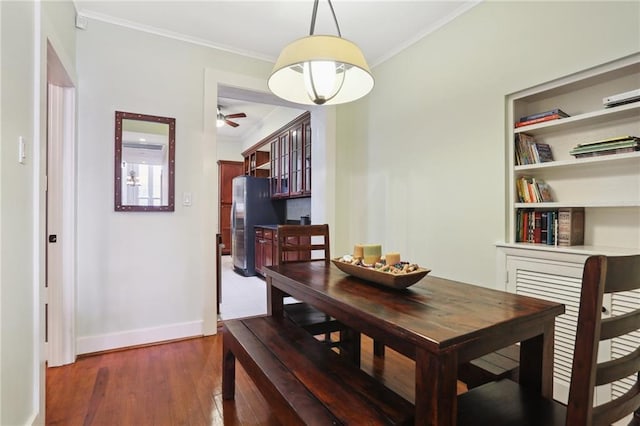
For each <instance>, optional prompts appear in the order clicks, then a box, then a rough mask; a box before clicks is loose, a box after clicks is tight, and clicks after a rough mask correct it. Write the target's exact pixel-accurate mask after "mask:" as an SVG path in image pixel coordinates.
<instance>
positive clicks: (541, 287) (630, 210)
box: [497, 54, 640, 404]
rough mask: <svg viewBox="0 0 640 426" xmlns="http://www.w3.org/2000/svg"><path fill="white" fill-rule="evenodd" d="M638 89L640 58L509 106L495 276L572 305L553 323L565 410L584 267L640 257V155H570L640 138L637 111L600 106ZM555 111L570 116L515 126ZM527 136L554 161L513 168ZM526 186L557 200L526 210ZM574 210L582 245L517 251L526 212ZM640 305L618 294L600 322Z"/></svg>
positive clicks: (557, 383)
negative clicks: (544, 189)
mask: <svg viewBox="0 0 640 426" xmlns="http://www.w3.org/2000/svg"><path fill="white" fill-rule="evenodd" d="M635 89H640V54H635V55H632V56H629V57H626V58H622V59H620V60H617V61H614V62H611V63H607V64H604V65H602V66H598V67H595V68H592V69H589V70H586V71H583V72H580V73H576V74H574V75H570V76H567V77H564V78H561V79H558V80H555V81H552V82H549V83H545V84H541V85H539V86H536V87H532V88H530V89H526V90H523V91H521V92H518V93H515V94H512V95H510V96H508V97H507V129H506V135H507V141H506V142H507V148H506V152H507V176H508V178H507V180H508V198H507V221H506V222H507V231H506V238H505V241H504V242H502V243H498V244H497V247H498V252H497V277H498V280H499V282H501V283H504V286H505V289H506V290H507V291H510V292H513V293H517V294H522V295H528V296H533V297H538V298H542V299H547V300H553V301H556V302H561V303H564V304H565V305H566V307H567V309H566V313H565V314H563V315H561V316H559V317H558V318H557V319H556V327H555V338H554V397H555V398H556V399H558V400H560V401H563V402H566V400H567V395H568V391H569V382H570V377H571V366H572V361H573V347H574V341H575V331H576V326H577V320H578V318H577V306H578V304H579V300H580V288H581V280H582V270H583V266H584V262H585V260H586V259H587V257H588V256H590V255H596V254H603V255H609V256H616V255H629V254H638V253H640V152H638V151H635V152H617V153H616V152H614V153H611V154H607V155H598V156H593V157H585V158H577V157H576V156H574V155H571V153H570V152H571V151H572V150H573V149H574V148H575V147H577V146H578V145H579V144H583V145H584V144H590V143H592V142H594V141H600V140H604V139H609V138H616V137H620V136H626V135H633V136H640V102H634V103H628V104H624V105H618V106H614V107H610V108H605V107H604V105H603V98H605V97H609V96H611V95H616V94H620V93H625V92H629V91H632V90H635ZM555 109H561V110H562V111H563V112H565V113H566V114H567V115H568V117H558V118H556V119H551V120H548V121H542V122H538V123H534V124H531V125H522V126H517V127H516V126H515V123H516V122H518V121H519V120H520V119H521V118H523V117H525V118H526V117H527V116H532V115H533V116H538V115H539V114H541V113H544V112H548V111H552V110H555ZM521 134H524V135H527V137H526V138H524V139H526V140H528V141H529V142H530V140H529V137H530V138H532V139H533V140H534V141H535V142H534V143H540V144H546V145H548V146H549V148H550V149H551V154H552V157H553V159H552V161H544V162H534V163H532V164H524V163H527V162H528V161H529V160H527V161H522V159H520V160H519V161H517V159H516V140H517V136H518V135H521ZM521 149H522V148H521ZM545 149H546V148H545ZM616 151H617V150H616ZM574 153H575V151H574ZM521 154H522V152H520V155H521ZM545 160H548V157H545ZM523 177H526V178H527V179H526V181H527V182H531V183H533V181H534V179H535V182H544V183H545V184H546V185H548V188H549V190H550V191H551V193H552V201H548V202H522V201H521V199H522V196H521V195H520V196H519V194H518V186H517V183H518V182H519V180H520V179H521V178H523ZM574 209H575V211H576V212H579V213H580V214H583V216H581V217H576V219H579V220H583V221H584V222H583V223H584V228H583V229H581V231H582V232H583V234H582V235H581V237H582V240H581V241H582V243H581V244H580V245H578V244H574V245H569V246H560V245H558V246H556V245H555V244H543V243H537V244H536V243H530V242H518V239H522V235H523V234H522V229H521V228H519V226H518V220H521V218H522V217H523V216H524V213H525V212H527V213H528V214H529V216H528V217H529V218H531V215H530V214H531V212H533V213H534V215H533V217H534V219H535V218H536V216H535V213H536V212H540V213H542V212H547V214H546V218H547V220H548V218H549V217H552V218H553V217H554V216H553V215H549V213H548V212H550V211H551V212H560V211H566V210H570V211H573V210H574ZM540 222H541V223H542V216H540ZM534 223H535V220H534ZM547 225H549V223H548V222H547ZM520 226H522V225H520ZM545 229H546V231H547V234H546V237H547V238H545V234H544V233H541V234H542V235H541V236H540V237H539V239H541V240H542V239H545V240H548V232H549V229H551V228H550V227H548V226H547V227H546V228H545ZM519 235H520V237H518V236H519ZM534 235H535V234H534ZM638 303H640V292H638V291H634V292H622V293H616V294H615V295H613V296H611V297H608V298H605V300H604V301H603V309H604V311H603V312H604V313H603V316H604V317H605V318H606V317H607V316H609V315H610V314H611V313H616V314H619V313H624V312H625V307H626V306H633V305H636V304H638ZM638 341H640V334H639V335H638V336H637V340H636V341H632V342H631V343H630V342H629V341H623V340H622V339H618V338H614V339H611V342H610V343H609V344H604V345H602V346H601V347H600V348H599V356H601V357H602V359H603V360H604V359H613V358H617V357H619V356H620V354H621V353H623V354H626V353H629V351H632V350H634V349H635V347H636V346H635V344H636V343H637V342H638ZM620 348H621V349H620ZM633 383H635V375H634V376H632V377H630V378H629V379H628V380H627V381H626V382H624V383H622V384H621V385H620V387H619V388H615V389H614V388H612V389H609V388H606V387H599V388H598V390H597V391H596V395H595V399H596V403H597V404H600V403H603V402H605V401H607V400H608V399H609V398H610V396H611V394H612V393H620V392H624V391H625V390H626V389H628V388H629V387H630V386H632V385H633ZM605 388H606V389H605Z"/></svg>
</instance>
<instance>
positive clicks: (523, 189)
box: [516, 176, 553, 203]
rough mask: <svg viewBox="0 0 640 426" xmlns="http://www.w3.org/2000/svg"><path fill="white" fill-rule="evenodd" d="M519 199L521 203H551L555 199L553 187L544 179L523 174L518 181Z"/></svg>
mask: <svg viewBox="0 0 640 426" xmlns="http://www.w3.org/2000/svg"><path fill="white" fill-rule="evenodd" d="M516 188H517V190H518V201H519V202H521V203H550V202H552V201H553V194H552V192H551V187H550V186H549V185H548V184H547V183H546V182H545V181H543V180H542V179H536V178H533V177H527V176H522V177H520V178H518V180H517V181H516Z"/></svg>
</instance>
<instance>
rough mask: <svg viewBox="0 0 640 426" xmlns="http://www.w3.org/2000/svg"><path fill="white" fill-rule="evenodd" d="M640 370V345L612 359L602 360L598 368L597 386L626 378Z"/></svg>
mask: <svg viewBox="0 0 640 426" xmlns="http://www.w3.org/2000/svg"><path fill="white" fill-rule="evenodd" d="M638 371H640V347H637V348H636V349H635V350H634V351H633V352H631V353H629V354H628V355H625V356H623V357H620V358H616V359H613V360H611V361H606V362H601V363H599V364H598V366H597V369H596V386H601V385H606V384H607V383H611V382H615V381H617V380H620V379H624V378H626V377H629V376H631V375H633V374H637V373H638Z"/></svg>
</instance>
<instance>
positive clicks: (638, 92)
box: [602, 89, 640, 108]
mask: <svg viewBox="0 0 640 426" xmlns="http://www.w3.org/2000/svg"><path fill="white" fill-rule="evenodd" d="M638 101H640V89H633V90H630V91H628V92H624V93H618V94H615V95H611V96H607V97H604V98H602V104H603V105H604V107H605V108H612V107H616V106H619V105H624V104H629V103H632V102H638Z"/></svg>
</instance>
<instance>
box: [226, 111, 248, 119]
mask: <svg viewBox="0 0 640 426" xmlns="http://www.w3.org/2000/svg"><path fill="white" fill-rule="evenodd" d="M246 116H247V114H245V113H244V112H239V113H237V114H228V115H225V117H226V118H245V117H246Z"/></svg>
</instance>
